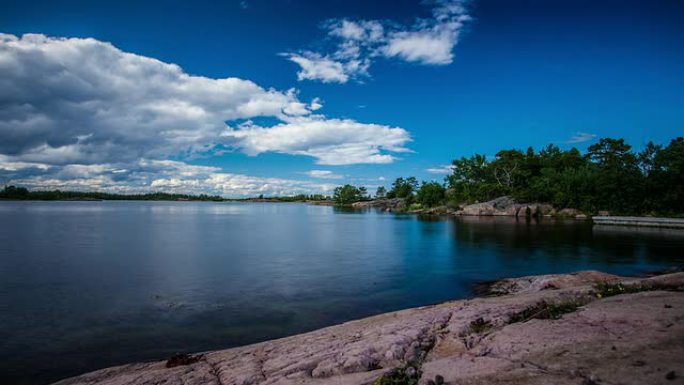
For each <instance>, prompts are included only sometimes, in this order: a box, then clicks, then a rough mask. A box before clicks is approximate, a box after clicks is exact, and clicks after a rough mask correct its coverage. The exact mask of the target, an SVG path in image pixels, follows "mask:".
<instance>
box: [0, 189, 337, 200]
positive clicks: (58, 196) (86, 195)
mask: <svg viewBox="0 0 684 385" xmlns="http://www.w3.org/2000/svg"><path fill="white" fill-rule="evenodd" d="M0 199H10V200H42V201H60V200H114V201H117V200H126V201H211V202H223V201H257V202H259V201H267V202H306V201H326V200H330V198H329V197H327V196H325V195H321V194H313V195H307V194H299V195H292V196H277V197H264V196H263V195H260V196H259V197H255V198H244V199H226V198H223V197H221V196H218V195H206V194H200V195H189V194H169V193H162V192H153V193H146V194H114V193H106V192H91V191H60V190H49V191H48V190H45V191H43V190H34V191H30V190H29V189H27V188H25V187H16V186H5V188H4V189H2V190H0Z"/></svg>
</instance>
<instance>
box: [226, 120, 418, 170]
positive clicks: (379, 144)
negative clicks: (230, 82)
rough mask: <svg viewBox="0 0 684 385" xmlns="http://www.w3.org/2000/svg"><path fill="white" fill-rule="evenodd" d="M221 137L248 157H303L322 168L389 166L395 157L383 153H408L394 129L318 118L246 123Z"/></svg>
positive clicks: (404, 136) (401, 134)
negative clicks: (275, 154)
mask: <svg viewBox="0 0 684 385" xmlns="http://www.w3.org/2000/svg"><path fill="white" fill-rule="evenodd" d="M224 136H227V137H230V138H231V139H232V140H233V141H234V143H235V145H236V146H239V147H240V148H242V149H243V151H244V152H245V153H247V154H248V155H258V154H261V153H264V152H278V153H283V154H291V155H307V156H311V157H314V158H316V160H317V163H318V164H324V165H346V164H358V163H392V162H393V161H394V160H395V159H396V157H395V156H394V155H391V154H388V153H387V152H392V153H404V152H409V151H410V150H408V149H407V148H406V147H405V144H406V143H408V142H409V141H410V140H411V138H410V136H409V134H408V132H406V131H405V130H403V129H401V128H398V127H390V126H385V125H379V124H363V123H358V122H356V121H354V120H348V119H323V118H320V117H319V116H306V117H296V118H288V119H287V122H285V123H281V124H278V125H276V126H273V127H261V126H259V125H256V124H254V123H252V122H247V123H245V124H242V125H240V126H239V127H237V128H236V129H234V130H230V131H227V132H225V133H224Z"/></svg>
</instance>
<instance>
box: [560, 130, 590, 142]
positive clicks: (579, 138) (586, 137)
mask: <svg viewBox="0 0 684 385" xmlns="http://www.w3.org/2000/svg"><path fill="white" fill-rule="evenodd" d="M594 138H596V134H589V133H586V132H576V133H575V134H574V135H572V136H571V137H570V139H568V140H567V141H566V142H565V143H583V142H588V141H590V140H592V139H594Z"/></svg>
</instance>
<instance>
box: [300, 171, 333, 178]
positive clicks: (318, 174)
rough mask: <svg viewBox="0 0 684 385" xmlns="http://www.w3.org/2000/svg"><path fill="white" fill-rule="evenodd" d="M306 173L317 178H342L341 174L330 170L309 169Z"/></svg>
mask: <svg viewBox="0 0 684 385" xmlns="http://www.w3.org/2000/svg"><path fill="white" fill-rule="evenodd" d="M306 175H308V176H310V177H312V178H318V179H342V175H339V174H335V173H334V172H332V171H330V170H309V171H307V172H306Z"/></svg>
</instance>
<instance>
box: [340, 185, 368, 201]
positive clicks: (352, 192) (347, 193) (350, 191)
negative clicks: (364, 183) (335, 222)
mask: <svg viewBox="0 0 684 385" xmlns="http://www.w3.org/2000/svg"><path fill="white" fill-rule="evenodd" d="M362 199H363V198H362V195H361V190H360V189H359V188H357V187H356V186H352V185H350V184H346V185H344V186H339V187H336V188H335V191H334V192H333V201H334V202H335V204H336V205H349V204H352V203H354V202H358V201H360V200H362Z"/></svg>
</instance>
